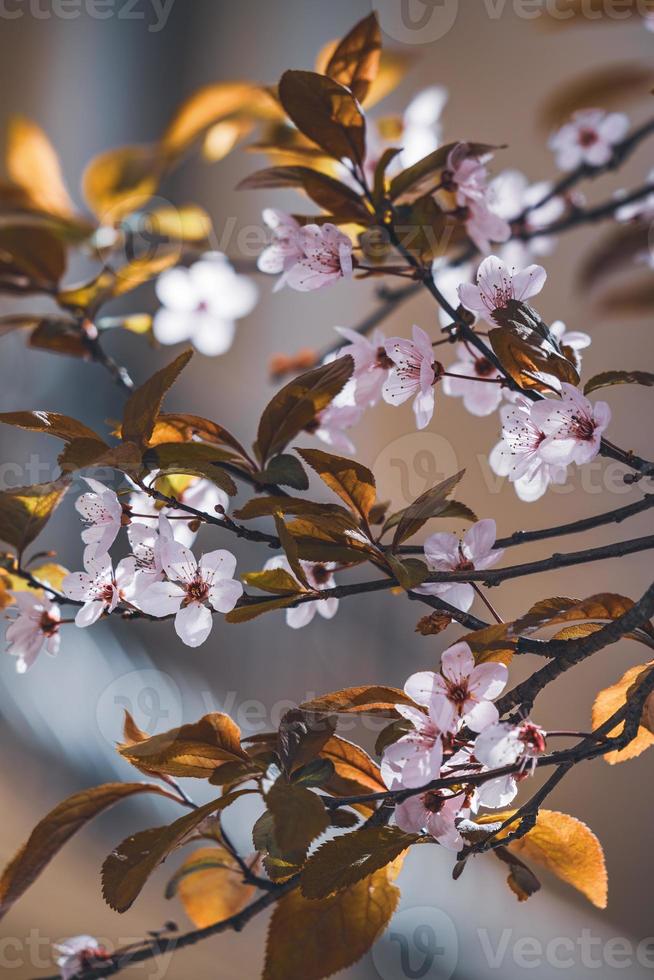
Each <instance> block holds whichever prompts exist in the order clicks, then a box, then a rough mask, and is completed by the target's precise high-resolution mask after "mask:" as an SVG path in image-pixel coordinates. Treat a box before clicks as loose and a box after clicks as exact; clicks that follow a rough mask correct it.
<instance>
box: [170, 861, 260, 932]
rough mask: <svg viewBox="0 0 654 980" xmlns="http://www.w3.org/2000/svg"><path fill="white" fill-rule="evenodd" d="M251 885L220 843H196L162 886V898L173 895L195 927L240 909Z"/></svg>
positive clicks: (202, 925)
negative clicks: (164, 887) (211, 844)
mask: <svg viewBox="0 0 654 980" xmlns="http://www.w3.org/2000/svg"><path fill="white" fill-rule="evenodd" d="M254 892H255V886H254V885H250V884H247V883H246V882H244V881H243V872H242V871H241V869H240V868H239V866H238V864H237V863H236V861H235V860H234V858H233V857H232V855H231V854H230V853H229V851H228V850H227V849H226V848H225V847H222V846H220V845H216V846H213V847H200V848H198V849H197V850H196V851H194V852H193V853H192V854H191V855H190V856H189V857H187V858H186V860H185V861H184V863H183V864H182V865H181V867H180V868H179V869H178V870H177V871H176V872H175V874H174V875H173V877H172V878H171V879H170V881H169V882H168V885H167V887H166V898H172V897H173V896H174V895H177V896H178V898H179V899H180V901H181V903H182V905H183V906H184V911H185V912H186V914H187V915H188V917H189V919H190V920H191V922H192V923H193V925H194V926H195V927H196V928H197V929H204V928H206V927H207V926H212V925H214V923H216V922H221V921H222V920H223V919H228V918H229V917H230V916H232V915H236V914H237V913H238V912H240V911H241V909H243V908H244V907H245V906H246V905H247V903H248V901H249V900H250V898H251V897H252V896H253V894H254Z"/></svg>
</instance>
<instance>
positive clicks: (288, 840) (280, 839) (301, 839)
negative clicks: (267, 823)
mask: <svg viewBox="0 0 654 980" xmlns="http://www.w3.org/2000/svg"><path fill="white" fill-rule="evenodd" d="M266 806H267V807H268V810H269V811H270V813H271V814H272V817H273V835H274V838H275V841H276V842H277V844H278V846H279V848H280V850H281V852H282V854H286V853H291V854H292V853H294V852H296V851H304V850H306V849H307V848H308V846H309V844H310V843H311V842H312V841H313V840H315V838H316V837H319V836H320V834H322V833H324V831H325V830H327V827H328V826H329V814H328V812H327V810H326V808H325V806H324V804H323V803H322V802H321V800H320V797H319V796H317V795H316V794H315V793H313V792H312V791H311V790H310V789H306V788H305V787H304V786H298V785H297V783H289V782H288V781H287V779H286V777H285V776H280V777H279V778H278V779H277V780H276V781H275V783H273V785H272V786H271V788H270V789H269V790H268V792H267V793H266Z"/></svg>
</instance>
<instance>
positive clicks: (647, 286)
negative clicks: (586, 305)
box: [597, 275, 654, 316]
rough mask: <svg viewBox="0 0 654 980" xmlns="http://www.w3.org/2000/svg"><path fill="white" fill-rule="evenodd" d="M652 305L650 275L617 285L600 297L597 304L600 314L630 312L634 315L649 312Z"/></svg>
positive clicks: (653, 302) (652, 293)
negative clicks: (631, 282)
mask: <svg viewBox="0 0 654 980" xmlns="http://www.w3.org/2000/svg"><path fill="white" fill-rule="evenodd" d="M653 305H654V282H652V277H651V275H650V276H648V277H647V278H646V279H642V280H638V282H635V283H633V284H630V285H629V286H624V287H618V288H616V289H614V290H612V291H610V292H607V293H605V294H604V295H603V296H601V297H600V300H599V302H598V304H597V306H598V312H600V313H602V314H607V313H610V314H613V313H631V314H633V315H635V316H638V315H640V314H644V313H648V314H649V313H651V312H652V306H653Z"/></svg>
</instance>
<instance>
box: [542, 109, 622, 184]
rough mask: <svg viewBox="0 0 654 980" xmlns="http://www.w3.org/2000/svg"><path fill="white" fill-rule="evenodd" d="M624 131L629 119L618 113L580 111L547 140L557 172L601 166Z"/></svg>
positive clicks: (611, 154)
mask: <svg viewBox="0 0 654 980" xmlns="http://www.w3.org/2000/svg"><path fill="white" fill-rule="evenodd" d="M628 129H629V119H628V117H627V116H625V115H624V113H622V112H608V113H607V112H604V110H603V109H580V110H579V111H578V112H575V113H573V116H572V119H571V120H570V122H568V123H566V124H565V126H562V127H561V129H559V130H558V131H557V132H556V133H554V134H553V136H551V137H550V141H549V147H550V150H552V151H553V152H554V154H555V155H556V163H557V166H558V167H559V168H560V169H561V170H574V168H575V167H579V166H581V164H588V166H591V167H602V166H604V164H606V163H608V162H609V160H610V159H611V157H612V156H613V147H614V146H615V144H616V143H619V142H620V141H621V140H622V139H623V138H624V136H625V135H626V132H627V130H628Z"/></svg>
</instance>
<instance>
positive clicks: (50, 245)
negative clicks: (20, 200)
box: [0, 225, 66, 293]
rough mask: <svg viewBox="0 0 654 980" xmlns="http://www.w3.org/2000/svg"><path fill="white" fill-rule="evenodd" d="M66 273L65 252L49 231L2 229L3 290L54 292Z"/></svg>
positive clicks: (0, 269) (0, 286)
mask: <svg viewBox="0 0 654 980" xmlns="http://www.w3.org/2000/svg"><path fill="white" fill-rule="evenodd" d="M65 271H66V250H65V248H64V246H63V244H62V242H61V239H60V238H58V237H57V235H55V234H54V233H53V232H52V231H50V230H49V229H48V228H40V227H36V226H27V225H24V226H23V225H21V226H18V225H17V226H11V225H4V226H3V227H0V289H3V288H4V289H6V290H8V291H18V292H20V293H27V292H40V291H45V292H51V291H52V290H53V289H54V288H55V287H56V285H57V283H58V282H59V280H60V279H61V277H62V276H63V274H64V272H65Z"/></svg>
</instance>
